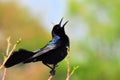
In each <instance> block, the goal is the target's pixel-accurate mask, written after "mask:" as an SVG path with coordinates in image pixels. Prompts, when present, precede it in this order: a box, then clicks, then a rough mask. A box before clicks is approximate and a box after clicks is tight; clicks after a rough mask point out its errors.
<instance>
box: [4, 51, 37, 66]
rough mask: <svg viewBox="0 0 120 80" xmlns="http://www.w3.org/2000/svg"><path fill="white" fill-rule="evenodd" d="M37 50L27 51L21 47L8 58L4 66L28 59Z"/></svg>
mask: <svg viewBox="0 0 120 80" xmlns="http://www.w3.org/2000/svg"><path fill="white" fill-rule="evenodd" d="M34 54H35V52H32V51H27V50H25V49H20V50H19V51H15V52H13V53H12V55H11V56H10V57H9V58H8V59H7V61H6V62H5V64H4V66H5V67H6V68H9V67H12V66H14V65H16V64H18V63H21V62H24V61H26V60H27V59H28V58H30V57H31V56H33V55H34Z"/></svg>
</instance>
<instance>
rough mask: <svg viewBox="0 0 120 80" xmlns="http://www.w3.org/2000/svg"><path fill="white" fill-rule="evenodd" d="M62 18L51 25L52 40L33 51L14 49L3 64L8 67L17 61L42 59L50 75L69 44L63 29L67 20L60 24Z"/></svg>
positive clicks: (65, 54)
mask: <svg viewBox="0 0 120 80" xmlns="http://www.w3.org/2000/svg"><path fill="white" fill-rule="evenodd" d="M62 20H63V18H62V19H61V21H60V23H59V24H56V25H55V26H54V27H53V29H52V40H51V41H49V43H48V44H47V45H45V46H44V47H43V48H41V49H39V50H35V51H28V50H25V49H19V50H18V51H14V52H13V53H12V55H11V56H10V57H9V58H8V60H7V61H6V62H5V64H4V66H5V67H6V68H9V67H12V66H14V65H16V64H18V63H30V62H37V61H42V63H43V64H45V65H46V66H48V67H49V68H50V69H51V71H50V73H51V75H54V74H55V67H56V66H57V63H58V62H60V61H61V60H63V59H64V58H65V57H66V56H67V54H68V53H67V52H68V48H69V46H70V43H69V38H68V36H67V35H66V33H65V30H64V27H65V25H66V24H67V23H68V21H66V22H65V23H64V24H63V26H61V23H62ZM50 65H52V66H50Z"/></svg>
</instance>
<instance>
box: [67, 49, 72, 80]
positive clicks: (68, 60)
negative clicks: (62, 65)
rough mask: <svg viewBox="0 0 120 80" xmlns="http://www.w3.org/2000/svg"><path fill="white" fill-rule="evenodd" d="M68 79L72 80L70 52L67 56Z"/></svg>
mask: <svg viewBox="0 0 120 80" xmlns="http://www.w3.org/2000/svg"><path fill="white" fill-rule="evenodd" d="M66 61H67V77H66V80H70V76H71V75H70V54H69V51H68V55H67V60H66Z"/></svg>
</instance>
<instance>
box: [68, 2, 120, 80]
mask: <svg viewBox="0 0 120 80" xmlns="http://www.w3.org/2000/svg"><path fill="white" fill-rule="evenodd" d="M119 5H120V2H119V1H118V0H114V1H113V0H82V1H79V0H69V16H70V17H71V16H72V19H74V20H75V19H76V18H77V20H81V21H84V22H85V23H86V24H87V25H88V26H87V28H88V29H89V30H88V32H87V33H88V34H87V35H86V36H85V37H84V38H83V39H82V40H80V41H78V42H76V47H75V46H74V47H75V48H78V49H76V51H74V50H73V51H72V52H71V53H73V54H71V55H72V60H74V61H72V62H73V63H72V65H75V64H79V65H80V68H79V69H78V70H76V74H74V75H73V77H72V79H73V80H119V79H120V78H119V75H117V74H118V73H120V68H119V67H120V60H119V58H120V55H119V52H120V49H119V47H120V44H119V43H120V36H119V30H120V23H119V21H120V10H119V7H120V6H119ZM73 9H74V10H73ZM76 16H77V17H76ZM74 17H75V18H74ZM78 22H79V21H78ZM76 24H79V23H77V22H76ZM72 26H74V25H72ZM82 27H84V26H82ZM74 28H75V27H74ZM78 35H79V34H78ZM74 43H75V42H74ZM74 55H76V56H74ZM77 56H79V58H77ZM78 59H79V60H80V61H78ZM76 77H77V78H76Z"/></svg>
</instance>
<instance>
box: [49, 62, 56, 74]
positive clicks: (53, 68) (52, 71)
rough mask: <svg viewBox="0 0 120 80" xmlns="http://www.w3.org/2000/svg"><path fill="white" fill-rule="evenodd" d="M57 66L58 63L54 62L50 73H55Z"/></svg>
mask: <svg viewBox="0 0 120 80" xmlns="http://www.w3.org/2000/svg"><path fill="white" fill-rule="evenodd" d="M55 68H56V64H53V67H52V69H51V71H50V74H51V75H52V76H54V75H55Z"/></svg>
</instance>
